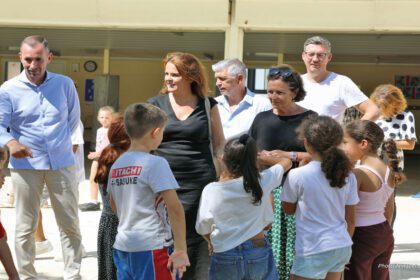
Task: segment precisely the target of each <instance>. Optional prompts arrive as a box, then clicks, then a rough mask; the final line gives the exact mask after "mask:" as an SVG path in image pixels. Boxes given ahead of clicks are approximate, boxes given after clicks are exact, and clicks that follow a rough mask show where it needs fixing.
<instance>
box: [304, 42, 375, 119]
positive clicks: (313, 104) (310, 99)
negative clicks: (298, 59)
mask: <svg viewBox="0 0 420 280" xmlns="http://www.w3.org/2000/svg"><path fill="white" fill-rule="evenodd" d="M331 58H332V54H331V43H330V42H329V41H328V40H327V39H325V38H323V37H320V36H315V37H311V38H309V39H307V40H306V41H305V43H304V45H303V52H302V60H303V62H304V63H305V66H306V71H307V73H306V74H304V75H302V80H303V82H304V87H305V90H306V96H305V99H304V100H303V101H301V102H299V105H301V106H303V107H305V108H307V109H310V110H313V111H315V112H317V113H318V114H320V115H326V116H330V117H332V118H333V119H335V120H336V121H338V122H339V123H342V121H343V116H344V112H345V110H346V109H347V108H350V107H355V108H356V109H357V110H358V111H359V112H360V113H362V115H363V116H362V119H366V120H372V121H374V120H376V119H377V118H378V117H379V109H378V108H377V107H376V105H375V104H374V103H373V102H372V101H370V100H369V99H368V98H367V96H366V95H364V94H363V92H361V91H360V89H359V87H358V86H357V85H356V84H355V83H354V82H353V81H352V80H351V79H350V78H348V77H346V76H343V75H339V74H336V73H334V72H330V71H328V70H327V65H328V63H329V62H330V61H331Z"/></svg>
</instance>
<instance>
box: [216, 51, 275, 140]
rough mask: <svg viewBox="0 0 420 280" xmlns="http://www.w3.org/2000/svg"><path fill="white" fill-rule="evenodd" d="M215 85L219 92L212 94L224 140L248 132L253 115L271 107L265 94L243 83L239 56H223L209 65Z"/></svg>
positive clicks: (242, 65)
mask: <svg viewBox="0 0 420 280" xmlns="http://www.w3.org/2000/svg"><path fill="white" fill-rule="evenodd" d="M212 69H213V71H214V77H215V78H216V86H217V87H218V88H219V91H220V93H221V95H220V96H218V97H216V100H217V102H218V108H219V113H220V118H221V120H222V125H223V133H224V135H225V138H226V140H229V139H231V138H234V137H239V136H240V135H242V134H245V133H247V132H248V130H249V128H250V127H251V124H252V122H253V121H254V118H255V116H256V115H257V114H258V113H260V112H264V111H267V110H270V109H271V104H270V101H269V100H268V98H266V97H264V96H259V95H257V94H255V93H253V92H252V91H250V90H249V89H247V88H246V87H245V80H246V67H245V65H244V64H243V63H242V62H241V61H240V60H239V59H236V58H234V59H225V60H222V61H219V62H217V63H216V64H214V65H213V66H212Z"/></svg>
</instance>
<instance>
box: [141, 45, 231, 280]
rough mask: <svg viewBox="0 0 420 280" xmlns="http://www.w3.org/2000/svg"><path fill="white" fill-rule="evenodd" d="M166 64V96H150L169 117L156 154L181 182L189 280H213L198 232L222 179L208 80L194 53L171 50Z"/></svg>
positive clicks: (219, 133) (216, 115)
mask: <svg viewBox="0 0 420 280" xmlns="http://www.w3.org/2000/svg"><path fill="white" fill-rule="evenodd" d="M163 65H164V67H165V80H164V85H163V89H162V92H163V94H162V95H159V96H156V97H153V98H152V99H150V100H149V102H150V103H152V104H153V105H155V106H157V107H159V108H161V109H162V110H164V111H165V112H166V114H167V115H168V123H167V126H166V128H165V131H164V134H163V140H162V144H161V145H160V146H159V148H158V149H157V150H156V151H155V154H156V155H159V156H162V157H164V158H165V159H166V160H167V161H168V162H169V165H170V167H171V170H172V172H173V173H174V175H175V178H176V179H177V182H178V184H179V186H180V189H179V190H178V191H177V193H178V196H179V198H180V200H181V202H182V204H183V206H184V211H185V220H186V226H187V231H186V232H187V245H188V257H189V259H190V262H191V267H190V268H189V269H188V270H187V272H186V273H185V274H184V277H183V279H207V277H208V268H209V261H210V259H209V256H208V255H209V254H208V250H207V242H206V241H205V240H204V239H203V238H202V237H201V236H200V235H198V233H197V232H196V231H195V222H196V217H197V211H198V205H199V202H200V197H201V192H202V190H203V188H204V187H205V186H206V185H207V184H208V183H210V182H214V181H216V179H217V178H216V171H215V167H214V164H213V157H212V156H213V155H212V154H211V151H210V138H209V127H208V123H209V121H208V119H207V112H206V105H205V99H206V98H207V97H205V94H206V93H207V92H208V84H207V78H206V76H205V71H204V67H203V65H202V64H201V62H200V61H199V60H198V59H197V58H196V57H195V56H193V55H191V54H188V53H171V54H168V55H167V57H166V58H165V59H164V60H163ZM208 99H209V105H210V106H209V107H210V108H211V110H210V118H211V120H210V123H211V132H212V137H211V138H212V144H213V151H214V153H215V155H217V154H220V152H221V151H222V149H223V145H224V136H223V130H222V125H221V121H220V116H219V112H218V109H217V106H215V105H216V104H217V102H216V101H215V100H214V99H213V98H208Z"/></svg>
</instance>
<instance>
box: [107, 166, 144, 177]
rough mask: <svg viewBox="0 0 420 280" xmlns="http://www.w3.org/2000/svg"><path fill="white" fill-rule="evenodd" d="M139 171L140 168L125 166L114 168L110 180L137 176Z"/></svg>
mask: <svg viewBox="0 0 420 280" xmlns="http://www.w3.org/2000/svg"><path fill="white" fill-rule="evenodd" d="M141 170H142V167H141V166H127V167H123V168H116V169H113V170H112V178H120V177H127V176H134V175H135V176H139V175H140V173H141Z"/></svg>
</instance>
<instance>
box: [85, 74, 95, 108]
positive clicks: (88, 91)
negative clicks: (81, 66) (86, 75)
mask: <svg viewBox="0 0 420 280" xmlns="http://www.w3.org/2000/svg"><path fill="white" fill-rule="evenodd" d="M93 89H94V83H93V79H86V81H85V102H86V103H91V102H93V95H94V91H93Z"/></svg>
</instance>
